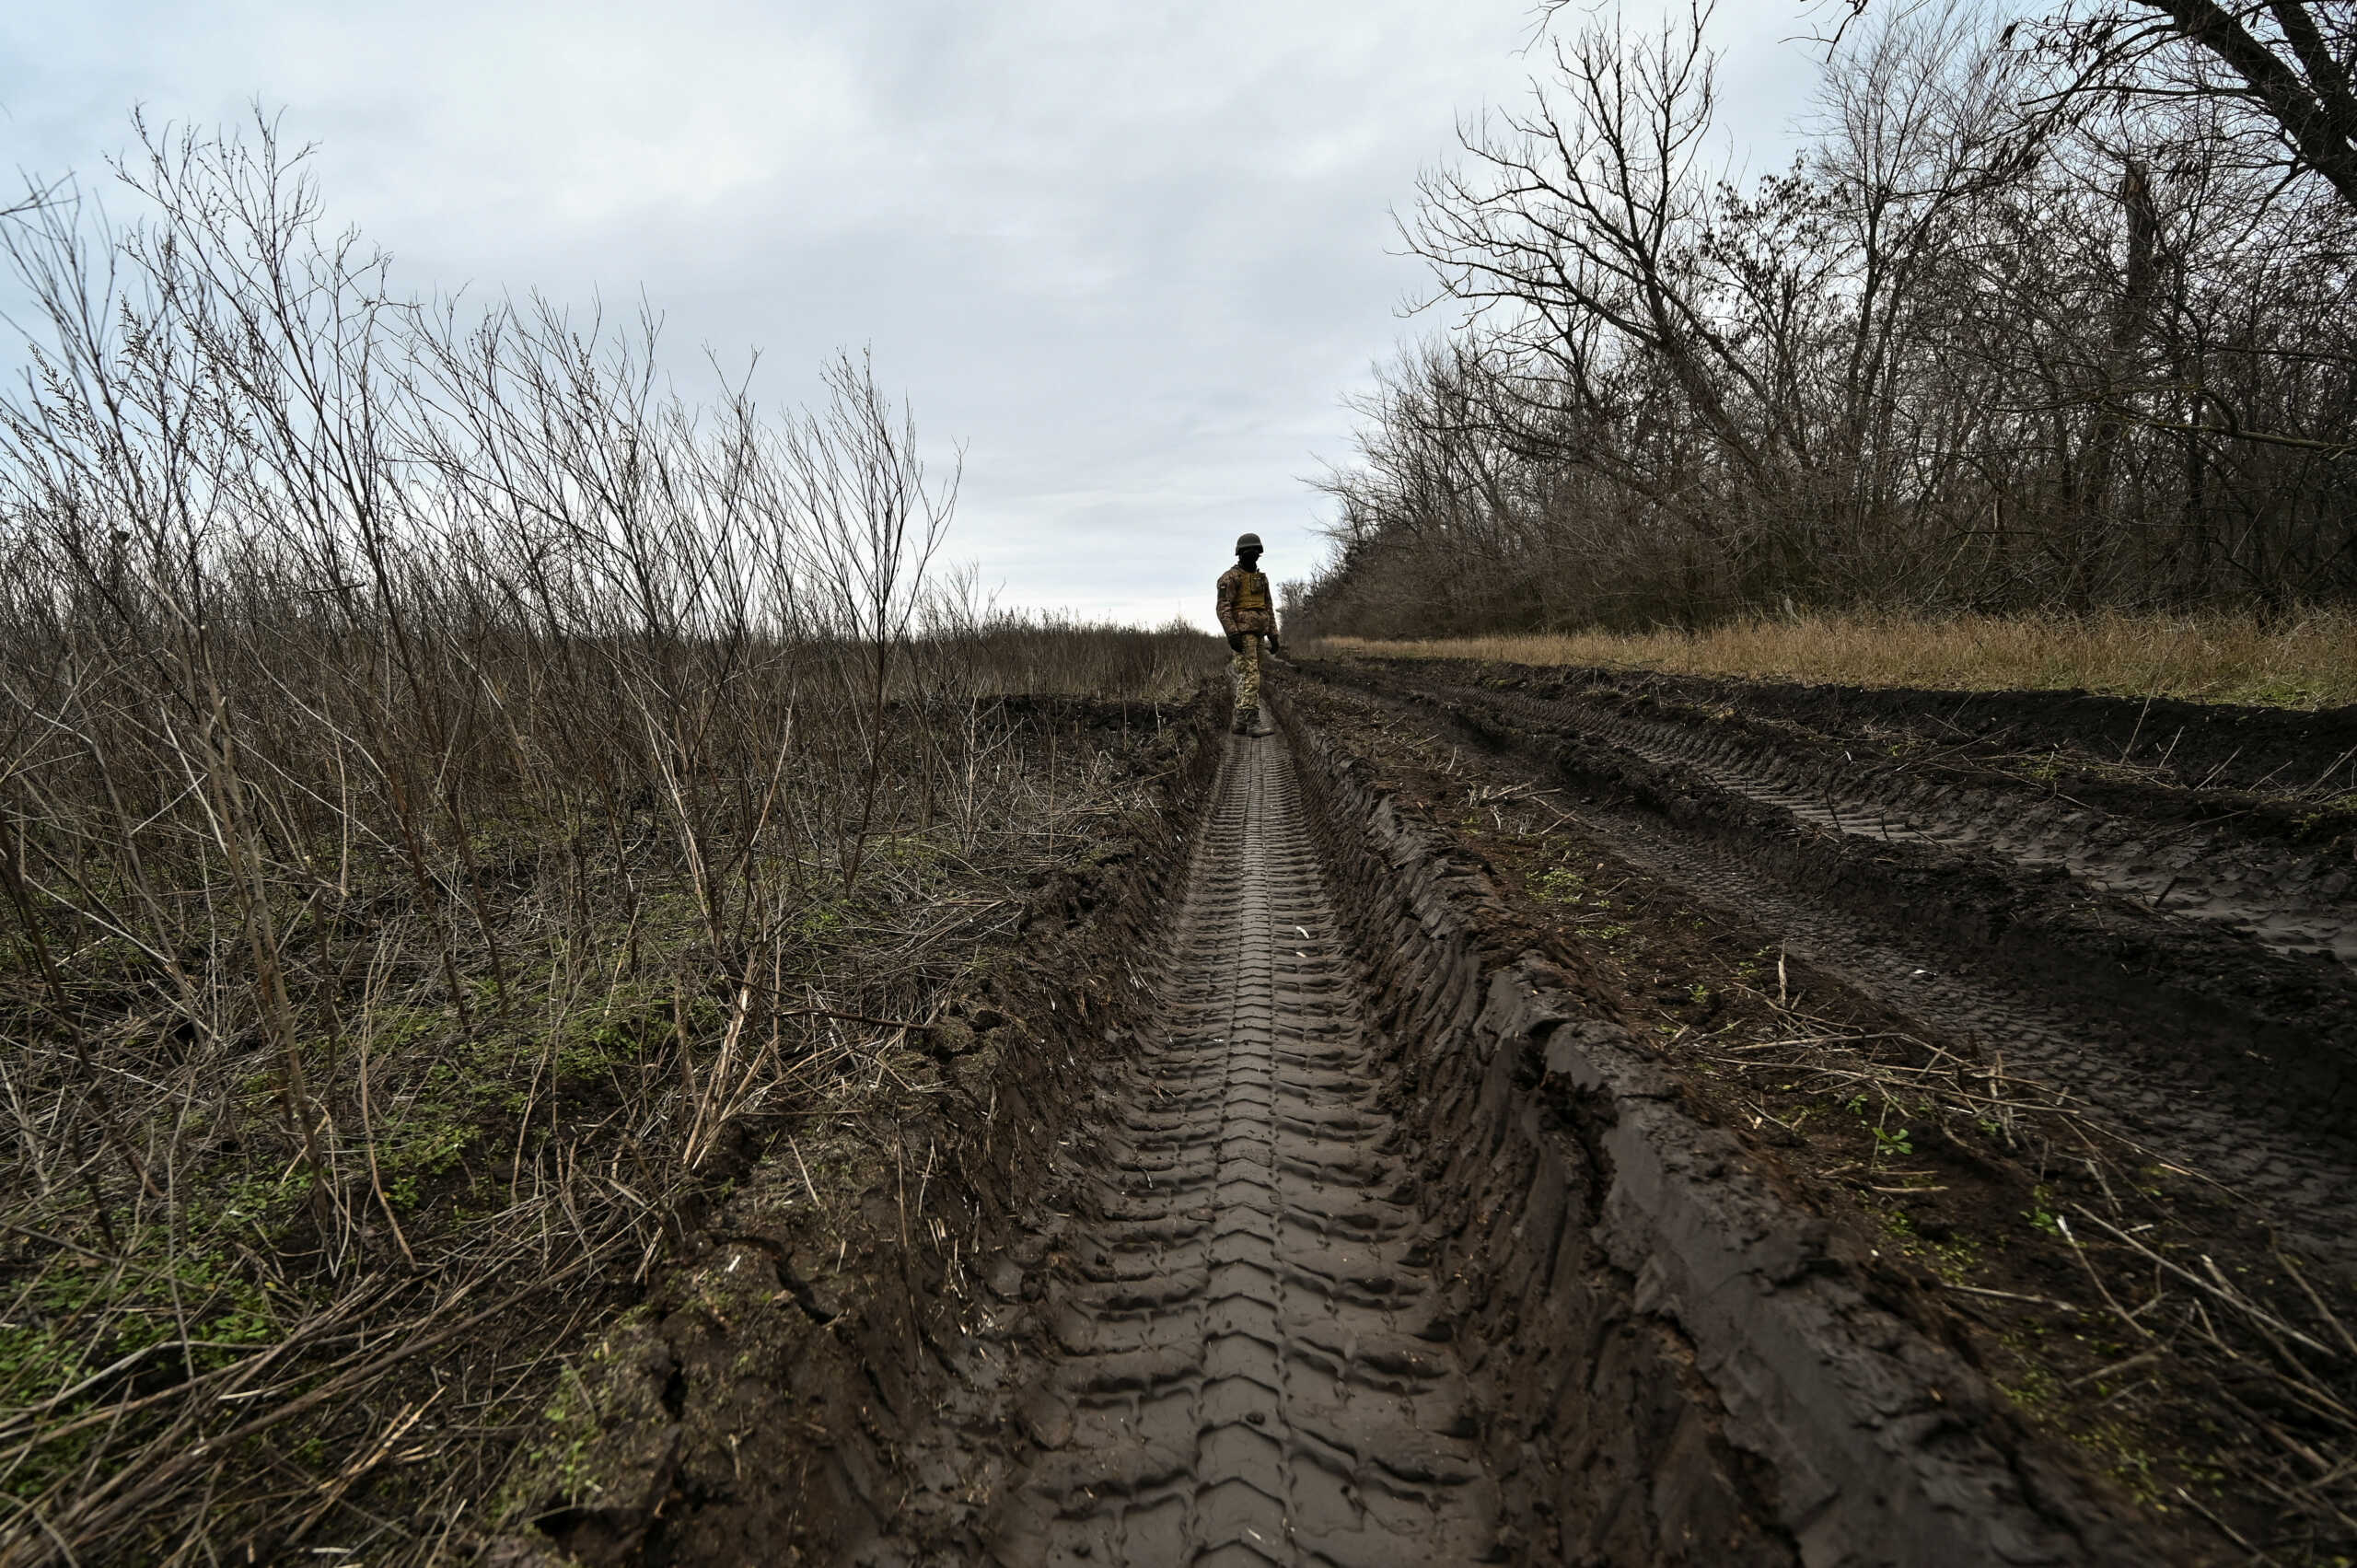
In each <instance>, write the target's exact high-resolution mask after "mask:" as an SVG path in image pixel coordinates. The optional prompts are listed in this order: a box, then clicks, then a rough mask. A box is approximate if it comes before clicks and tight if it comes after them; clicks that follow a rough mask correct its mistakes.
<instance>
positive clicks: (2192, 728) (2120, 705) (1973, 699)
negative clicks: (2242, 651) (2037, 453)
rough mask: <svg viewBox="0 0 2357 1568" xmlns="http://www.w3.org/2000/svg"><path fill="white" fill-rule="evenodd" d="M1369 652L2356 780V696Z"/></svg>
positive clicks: (2025, 749)
mask: <svg viewBox="0 0 2357 1568" xmlns="http://www.w3.org/2000/svg"><path fill="white" fill-rule="evenodd" d="M1368 662H1370V663H1376V664H1380V665H1382V666H1384V667H1385V668H1390V669H1393V670H1395V671H1402V672H1404V671H1407V670H1410V669H1427V670H1434V671H1445V672H1447V673H1448V674H1449V675H1450V676H1452V677H1453V678H1454V679H1456V680H1457V681H1460V682H1463V683H1467V684H1472V683H1478V682H1479V681H1480V680H1482V679H1499V678H1500V677H1501V674H1502V672H1505V673H1504V679H1509V680H1518V681H1520V682H1522V683H1524V684H1526V685H1527V687H1528V688H1529V689H1531V690H1532V691H1540V692H1562V691H1580V690H1586V689H1590V688H1599V689H1606V690H1610V691H1620V692H1623V693H1626V694H1628V695H1630V696H1651V697H1655V698H1657V699H1659V700H1661V701H1663V702H1666V703H1680V704H1684V705H1688V706H1692V707H1698V708H1713V707H1725V706H1730V705H1734V706H1737V707H1740V708H1741V709H1742V710H1743V711H1744V712H1745V713H1747V714H1752V715H1754V716H1757V717H1761V718H1769V719H1777V720H1782V721H1783V722H1786V723H1790V724H1794V725H1797V726H1803V727H1805V728H1806V729H1808V730H1811V731H1814V732H1815V733H1817V734H1818V735H1823V736H1828V737H1830V738H1836V739H1844V738H1852V739H1872V738H1876V737H1878V736H1887V735H1888V734H1890V733H1891V732H1893V731H1903V732H1908V733H1912V734H1915V735H1920V736H1922V737H1923V738H1925V739H1927V740H1931V741H1933V742H1935V743H1938V744H1942V745H1953V744H1956V743H1958V742H1969V743H1971V744H1973V745H1974V746H1975V747H1977V748H1978V749H1981V750H1983V751H1994V750H1999V749H2006V750H2012V751H2014V752H2021V753H2032V752H2041V751H2043V752H2054V753H2061V754H2064V755H2070V756H2077V757H2082V758H2086V759H2089V760H2092V761H2098V762H2108V763H2114V764H2124V765H2132V766H2135V767H2139V768H2146V769H2150V770H2152V771H2153V772H2154V774H2155V776H2157V777H2161V778H2165V779H2168V780H2171V781H2173V782H2174V783H2175V784H2177V785H2179V786H2183V787H2193V788H2200V789H2209V788H2213V787H2214V788H2222V789H2228V790H2235V791H2241V792H2248V793H2250V794H2252V795H2260V794H2263V793H2264V792H2267V791H2270V790H2272V791H2275V792H2277V793H2279V794H2282V795H2304V796H2325V795H2329V794H2331V793H2333V792H2335V791H2336V790H2350V789H2357V705H2352V706H2348V707H2339V708H2319V709H2315V710H2303V709H2293V708H2270V707H2258V706H2252V705H2247V704H2238V703H2195V702H2189V701H2186V700H2184V699H2182V698H2176V697H2152V698H2149V699H2148V698H2143V697H2110V696H2103V695H2100V694H2098V693H2095V692H2089V691H1943V690H1933V689H1929V688H1923V687H1908V686H1844V685H1840V684H1836V683H1830V682H1828V683H1822V684H1810V683H1805V682H1801V681H1794V680H1751V679H1736V678H1733V677H1720V676H1704V675H1673V674H1668V673H1665V672H1661V671H1655V670H1637V669H1610V668H1596V667H1588V666H1563V667H1551V666H1537V665H1497V664H1480V663H1474V662H1470V661H1467V660H1462V659H1431V660H1425V659H1414V660H1401V659H1392V660H1374V661H1368Z"/></svg>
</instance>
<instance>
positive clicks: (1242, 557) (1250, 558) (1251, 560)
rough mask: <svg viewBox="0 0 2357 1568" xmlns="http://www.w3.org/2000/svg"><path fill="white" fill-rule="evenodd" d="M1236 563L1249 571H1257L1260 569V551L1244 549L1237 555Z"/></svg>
mask: <svg viewBox="0 0 2357 1568" xmlns="http://www.w3.org/2000/svg"><path fill="white" fill-rule="evenodd" d="M1236 563H1237V565H1239V566H1241V567H1243V568H1244V569H1245V570H1246V571H1248V572H1257V571H1259V570H1260V552H1259V551H1257V550H1247V551H1244V552H1240V553H1239V554H1238V555H1237V557H1236Z"/></svg>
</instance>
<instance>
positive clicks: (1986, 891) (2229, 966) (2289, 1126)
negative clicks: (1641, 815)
mask: <svg viewBox="0 0 2357 1568" xmlns="http://www.w3.org/2000/svg"><path fill="white" fill-rule="evenodd" d="M1316 673H1317V674H1318V676H1319V677H1320V678H1323V679H1333V680H1336V681H1337V682H1338V683H1340V684H1342V685H1345V686H1353V687H1357V688H1359V689H1362V690H1364V691H1369V692H1370V693H1371V694H1374V695H1376V696H1377V697H1384V698H1388V699H1390V700H1394V701H1398V700H1402V699H1404V700H1407V701H1411V702H1414V703H1422V704H1426V705H1429V706H1432V707H1433V708H1434V709H1435V711H1438V712H1440V713H1443V714H1446V717H1447V718H1448V719H1449V720H1450V721H1451V722H1452V723H1454V724H1455V725H1457V726H1459V727H1460V728H1461V729H1463V730H1465V731H1466V732H1467V733H1469V734H1470V735H1472V736H1474V737H1475V738H1478V739H1479V740H1480V741H1481V742H1482V743H1484V744H1486V745H1490V746H1492V747H1495V748H1499V749H1505V750H1508V751H1512V752H1514V753H1515V754H1518V755H1522V756H1525V757H1527V758H1528V759H1529V760H1531V761H1536V762H1538V763H1540V764H1541V765H1544V766H1547V767H1550V768H1551V769H1553V770H1554V771H1555V772H1558V773H1559V774H1560V775H1561V776H1562V778H1563V779H1564V780H1565V781H1566V782H1567V783H1570V784H1573V785H1574V786H1575V787H1577V788H1579V789H1581V790H1583V791H1587V792H1591V793H1594V794H1597V795H1601V796H1604V797H1605V798H1607V799H1608V800H1614V801H1619V802H1623V803H1627V804H1631V805H1633V806H1635V807H1640V808H1642V809H1643V811H1644V812H1646V813H1648V814H1650V815H1652V816H1655V817H1657V818H1659V819H1663V820H1665V821H1666V822H1668V823H1669V824H1671V825H1672V826H1674V827H1676V828H1677V829H1678V830H1680V832H1681V833H1682V834H1683V835H1685V836H1686V837H1687V838H1689V839H1690V840H1692V841H1695V842H1701V843H1707V844H1716V845H1720V846H1724V849H1725V850H1726V851H1728V852H1730V853H1733V854H1736V855H1738V856H1740V857H1741V858H1742V859H1743V860H1745V861H1746V862H1747V864H1751V865H1759V866H1760V867H1762V868H1765V869H1767V870H1770V871H1771V872H1772V874H1773V875H1774V876H1775V877H1777V878H1778V879H1780V880H1781V881H1782V882H1784V883H1785V884H1787V885H1789V886H1790V887H1792V888H1793V889H1795V890H1798V891H1801V892H1805V893H1806V894H1808V895H1809V896H1811V897H1813V898H1817V899H1822V900H1829V901H1831V902H1833V903H1836V904H1838V905H1840V907H1842V908H1844V909H1846V910H1848V911H1851V912H1853V913H1857V914H1864V915H1868V916H1871V917H1873V918H1876V919H1879V920H1881V921H1883V922H1886V923H1887V924H1888V925H1889V926H1890V928H1891V929H1892V930H1893V931H1899V932H1906V933H1909V934H1910V935H1913V936H1915V937H1918V938H1921V937H1922V936H1926V935H1931V936H1936V938H1937V939H1938V940H1939V941H1940V942H1941V943H1942V944H1944V945H1945V947H1946V948H1947V949H1949V951H1950V952H1951V953H1953V954H1954V955H1955V956H1956V957H1957V958H1963V959H1965V960H1966V966H1965V967H1967V968H1971V967H1975V966H1979V967H1982V968H1985V969H1986V970H1989V971H1991V972H1992V973H1993V974H1994V975H1996V976H1998V977H2002V978H2003V979H2004V980H2006V981H2010V982H2013V983H2014V984H2017V985H2020V986H2022V987H2024V988H2026V989H2027V990H2029V991H2031V992H2033V993H2046V994H2049V995H2053V996H2056V997H2058V998H2070V999H2073V1001H2074V1002H2075V1003H2076V1005H2079V1006H2081V1007H2083V1008H2084V1009H2086V1010H2088V1011H2089V1012H2090V1013H2091V1014H2093V1015H2095V1016H2099V1017H2102V1018H2105V1019H2107V1020H2109V1021H2112V1022H2115V1023H2128V1024H2131V1025H2132V1026H2133V1028H2132V1030H2131V1031H2130V1033H2129V1034H2128V1035H2126V1036H2124V1037H2122V1039H2123V1041H2124V1042H2125V1043H2126V1044H2127V1046H2128V1048H2129V1049H2131V1051H2134V1052H2136V1053H2138V1054H2140V1055H2142V1057H2144V1058H2145V1061H2144V1062H2143V1063H2142V1066H2143V1067H2144V1068H2145V1069H2146V1070H2149V1071H2150V1072H2152V1073H2153V1074H2156V1076H2157V1077H2158V1078H2159V1079H2160V1080H2161V1081H2171V1082H2174V1083H2176V1084H2177V1086H2179V1087H2180V1088H2199V1089H2200V1090H2201V1091H2202V1092H2204V1093H2207V1094H2211V1095H2213V1096H2215V1097H2216V1099H2217V1101H2218V1102H2219V1103H2220V1105H2221V1106H2222V1107H2223V1108H2230V1109H2233V1110H2234V1111H2235V1113H2236V1114H2238V1115H2241V1116H2243V1117H2245V1118H2247V1119H2248V1120H2251V1121H2261V1122H2270V1123H2272V1124H2274V1125H2277V1126H2279V1127H2281V1128H2282V1129H2284V1130H2286V1131H2288V1132H2296V1133H2299V1134H2301V1135H2303V1136H2306V1137H2310V1138H2313V1139H2315V1140H2317V1141H2319V1142H2320V1143H2321V1144H2325V1145H2329V1146H2332V1147H2335V1148H2342V1149H2344V1150H2346V1149H2347V1147H2348V1144H2349V1140H2350V1137H2351V1133H2350V1131H2349V1126H2348V1121H2349V1115H2348V1113H2349V1109H2350V1106H2351V1104H2352V1103H2357V980H2352V978H2351V976H2350V975H2349V974H2348V973H2347V972H2346V970H2344V969H2343V967H2342V966H2341V965H2340V964H2338V963H2336V962H2334V961H2331V960H2329V959H2326V958H2316V957H2309V958H2291V957H2288V956H2286V955H2282V954H2279V953H2275V952H2271V951H2269V950H2268V949H2266V948H2264V947H2260V946H2258V944H2257V943H2255V942H2253V941H2251V940H2249V939H2248V938H2247V937H2243V936H2240V935H2235V934H2233V933H2228V932H2224V931H2221V930H2217V929H2214V928H2209V927H2204V926H2200V925H2195V924H2190V923H2185V922H2180V921H2176V920H2174V919H2172V918H2170V917H2168V916H2165V915H2156V914H2154V913H2153V912H2151V911H2150V910H2148V909H2144V908H2142V907H2141V906H2140V905H2138V904H2137V903H2135V902H2133V901H2131V900H2125V899H2121V898H2119V897H2116V896H2108V895H2103V894H2098V893H2095V892H2093V891H2091V890H2089V889H2084V887H2081V886H2079V885H2077V884H2075V883H2074V882H2073V880H2072V878H2071V877H2069V875H2068V874H2067V873H2066V872H2065V871H2063V870H2062V869H2061V867H2059V866H2052V865H2049V866H2043V867H2034V868H2025V867H2023V866H2021V865H2017V864H2015V863H2014V862H2012V861H2010V860H2006V859H2004V858H2003V857H2000V856H1996V855H1992V854H1988V853H1986V852H1985V851H1980V850H1977V849H1974V848H1971V847H1969V846H1956V845H1950V844H1940V843H1930V842H1897V841H1892V842H1885V841H1882V840H1881V839H1879V838H1878V837H1869V836H1864V835H1859V834H1854V833H1834V832H1831V831H1829V830H1824V829H1822V828H1819V827H1817V826H1816V825H1814V824H1812V823H1810V822H1808V821H1807V820H1805V819H1803V818H1801V817H1799V816H1798V815H1797V814H1796V813H1795V812H1794V810H1793V809H1792V808H1791V807H1788V806H1782V805H1777V804H1772V803H1771V802H1769V801H1767V800H1763V799H1759V798H1755V797H1752V796H1747V795H1745V794H1743V793H1741V792H1739V791H1737V790H1735V789H1732V788H1730V787H1729V786H1728V785H1726V784H1724V783H1723V782H1721V781H1720V780H1718V779H1716V778H1713V776H1712V775H1711V774H1710V773H1708V772H1704V771H1702V770H1701V769H1698V768H1696V767H1694V766H1692V765H1690V764H1689V763H1685V762H1682V761H1655V759H1653V758H1651V757H1647V756H1644V755H1643V754H1641V753H1640V752H1638V751H1636V750H1634V749H1631V748H1630V747H1628V746H1627V745H1625V744H1622V743H1620V742H1617V741H1616V740H1615V739H1614V738H1611V737H1609V736H1603V737H1596V736H1591V735H1590V734H1588V733H1586V732H1585V731H1584V730H1580V729H1577V728H1572V729H1568V730H1567V729H1562V728H1557V727H1554V726H1546V727H1534V726H1532V725H1531V724H1530V722H1529V719H1528V717H1527V715H1524V714H1515V713H1512V712H1508V711H1504V710H1502V709H1500V708H1499V707H1498V706H1496V705H1495V704H1493V703H1485V702H1482V701H1480V699H1479V696H1478V694H1476V693H1469V692H1465V691H1456V692H1453V693H1452V694H1451V695H1450V696H1449V697H1448V698H1447V699H1446V700H1442V699H1439V698H1436V697H1434V695H1433V694H1432V693H1429V692H1426V691H1421V690H1420V689H1418V688H1416V687H1413V686H1405V687H1402V686H1399V685H1395V684H1394V683H1393V682H1392V681H1390V680H1388V679H1384V678H1381V677H1376V676H1371V675H1369V674H1368V673H1367V672H1364V671H1359V670H1353V669H1350V668H1330V667H1329V668H1325V669H1321V670H1318V671H1317V672H1316ZM2254 1056H2257V1057H2258V1060H2260V1061H2261V1062H2263V1063H2266V1068H2267V1070H2266V1071H2264V1072H2253V1071H2252V1070H2251V1061H2252V1058H2253V1057H2254Z"/></svg>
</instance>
